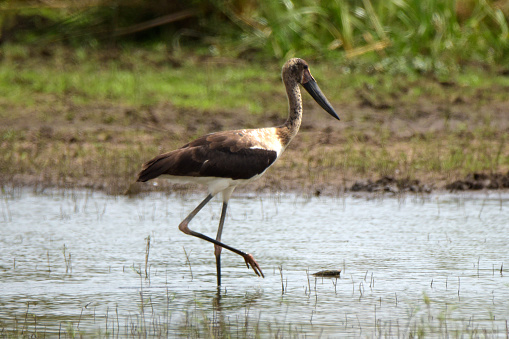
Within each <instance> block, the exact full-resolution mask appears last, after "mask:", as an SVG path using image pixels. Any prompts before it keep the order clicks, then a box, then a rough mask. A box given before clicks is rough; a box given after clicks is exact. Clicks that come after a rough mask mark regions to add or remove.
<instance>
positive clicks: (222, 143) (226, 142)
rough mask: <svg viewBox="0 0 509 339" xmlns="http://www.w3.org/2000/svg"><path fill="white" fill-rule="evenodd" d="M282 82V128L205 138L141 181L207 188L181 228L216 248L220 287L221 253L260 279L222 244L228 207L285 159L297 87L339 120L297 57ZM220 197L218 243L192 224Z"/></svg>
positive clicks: (156, 162)
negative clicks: (237, 192) (285, 107)
mask: <svg viewBox="0 0 509 339" xmlns="http://www.w3.org/2000/svg"><path fill="white" fill-rule="evenodd" d="M282 78H283V82H284V85H285V87H286V93H287V95H288V103H289V114H288V119H287V120H286V122H285V123H284V124H283V125H281V126H279V127H270V128H258V129H243V130H236V131H224V132H217V133H211V134H207V135H204V136H202V137H200V138H198V139H196V140H194V141H191V142H190V143H188V144H186V145H184V146H182V147H181V148H179V149H177V150H174V151H171V152H168V153H164V154H161V155H159V156H157V157H155V158H154V159H152V160H150V161H148V162H147V163H145V164H144V165H143V168H142V170H141V172H140V173H139V174H138V179H137V181H140V182H145V181H148V180H150V179H154V178H157V177H159V176H161V177H163V178H166V179H169V180H170V181H172V182H180V183H182V182H186V183H197V184H202V185H204V186H207V188H208V193H209V194H208V195H207V197H206V198H205V199H204V200H203V201H202V202H201V203H200V204H199V205H198V206H197V207H196V208H195V209H194V210H193V211H192V212H191V213H190V214H189V215H188V216H187V217H186V218H185V219H184V220H183V221H182V222H181V223H180V225H179V229H180V230H181V231H182V232H184V233H185V234H189V235H192V236H195V237H198V238H201V239H203V240H206V241H208V242H211V243H213V244H214V254H215V256H216V269H217V285H218V286H220V285H221V249H222V248H226V249H228V250H230V251H232V252H234V253H236V254H238V255H240V256H242V257H243V258H244V260H245V262H246V265H247V267H248V268H249V267H250V266H251V268H252V269H253V270H254V272H255V273H256V274H257V275H258V276H260V275H261V276H262V277H264V275H263V272H262V270H261V269H260V266H259V265H258V263H257V262H256V261H255V260H254V258H253V256H252V255H251V254H249V253H245V252H242V251H239V250H238V249H236V248H233V247H231V246H228V245H226V244H224V243H222V242H221V233H222V232H223V224H224V220H225V217H226V208H227V206H228V200H229V199H230V197H231V195H232V193H233V191H234V189H235V188H236V187H237V186H238V185H241V184H247V183H249V182H251V181H253V180H256V179H258V178H260V177H261V176H262V175H263V174H264V173H265V171H266V170H267V169H268V168H269V167H270V166H271V165H272V164H273V163H274V162H275V161H276V160H277V159H278V158H279V157H280V156H281V154H282V153H283V151H284V150H285V148H286V147H287V146H288V144H289V143H290V141H291V140H292V139H293V137H294V136H295V135H296V134H297V132H298V131H299V127H300V124H301V121H302V98H301V95H300V88H299V84H301V85H302V86H303V87H304V89H306V91H307V92H308V93H309V94H310V95H311V96H312V97H313V99H315V101H316V102H317V103H318V104H319V105H320V106H321V107H322V108H323V109H324V110H325V111H326V112H327V113H329V114H330V115H332V116H333V117H334V118H336V119H338V120H339V117H338V115H337V114H336V112H335V111H334V108H332V106H331V104H330V103H329V101H328V100H327V98H325V96H324V95H323V93H322V91H321V90H320V88H319V87H318V85H317V83H316V81H315V79H314V78H313V76H312V75H311V73H310V71H309V67H308V64H307V63H306V62H305V61H304V60H302V59H298V58H294V59H290V60H288V61H287V62H286V63H285V65H284V66H283V71H282ZM218 193H222V195H223V209H222V211H221V218H220V221H219V228H218V230H217V236H216V239H212V238H210V237H208V236H206V235H204V234H201V233H198V232H195V231H193V230H191V229H190V228H189V226H188V224H189V222H191V220H192V219H193V218H194V217H195V216H196V214H198V212H199V211H200V210H201V209H202V208H203V207H204V206H205V205H206V204H207V203H208V202H209V201H210V200H211V199H212V198H213V197H214V196H215V195H216V194H218Z"/></svg>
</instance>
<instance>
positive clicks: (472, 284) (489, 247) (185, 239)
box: [0, 190, 509, 337]
mask: <svg viewBox="0 0 509 339" xmlns="http://www.w3.org/2000/svg"><path fill="white" fill-rule="evenodd" d="M1 198H2V199H1V208H0V227H1V228H2V232H1V234H0V245H1V248H2V255H1V258H0V290H1V291H2V293H1V295H0V335H4V334H5V335H12V336H19V335H21V336H25V335H43V334H47V335H59V336H64V337H73V336H75V335H79V334H87V335H97V336H105V335H107V336H112V337H126V336H137V337H138V336H151V337H152V336H153V337H167V336H172V337H174V336H183V337H204V336H213V337H228V336H230V337H253V336H254V337H256V336H299V335H304V334H305V335H310V336H319V335H327V336H328V335H335V334H340V335H345V336H377V337H379V336H383V337H395V336H417V335H431V336H448V335H461V334H467V335H483V336H493V337H495V336H505V335H507V334H508V333H509V330H508V326H507V320H508V319H509V302H508V300H509V280H507V277H506V272H507V269H506V268H505V267H504V265H507V263H508V262H509V258H508V255H509V229H508V228H509V223H508V222H507V216H508V215H509V213H508V209H509V207H508V206H509V195H507V194H498V193H497V194H490V195H487V194H476V195H471V194H470V195H445V194H444V195H426V196H420V195H404V196H398V197H390V198H389V197H386V196H373V195H366V196H354V195H344V196H340V197H299V196H295V195H277V196H263V197H259V196H251V195H243V196H238V197H237V198H236V199H233V200H231V202H230V206H231V209H230V211H229V214H228V216H227V220H226V223H225V229H224V234H223V240H224V241H225V242H226V243H228V244H231V245H232V246H234V247H237V248H240V249H242V250H246V251H248V252H250V253H253V254H254V256H255V258H256V259H257V261H258V263H259V264H260V266H261V267H262V269H263V270H264V273H265V275H266V278H265V279H261V278H258V277H256V276H255V275H254V273H253V272H252V271H251V270H248V269H246V267H245V264H244V262H243V260H242V258H240V257H238V256H237V255H233V254H231V253H229V252H227V251H226V252H223V255H222V259H223V286H221V288H220V289H219V290H218V289H217V287H216V286H215V283H216V277H215V258H214V255H213V250H214V248H213V246H212V245H210V244H208V243H204V242H203V241H200V240H199V239H196V238H193V237H189V236H186V235H184V234H183V233H181V232H179V231H178V228H177V226H178V224H179V222H180V220H182V219H183V218H184V217H185V216H186V215H187V213H188V212H189V211H190V210H192V209H193V208H194V206H195V205H196V204H197V203H198V202H199V201H201V198H202V197H200V196H179V197H176V196H172V195H169V196H167V195H161V194H153V195H149V196H145V197H142V198H137V199H129V198H126V197H111V196H106V195H103V194H100V193H97V192H91V191H64V192H57V191H52V192H46V193H33V192H29V191H23V190H19V191H14V190H13V191H11V192H4V194H3V195H2V197H1ZM220 208H221V207H220V202H219V201H218V200H214V202H213V203H211V204H209V205H207V206H206V207H205V208H204V210H203V211H202V212H201V213H200V214H198V215H197V216H196V218H195V219H194V220H193V226H194V228H196V229H197V230H199V231H201V232H203V233H205V234H210V235H214V234H215V231H216V227H217V223H218V220H219V215H220V212H221V210H220ZM339 269H341V270H342V272H341V276H340V278H337V277H336V278H327V277H315V276H313V275H312V273H314V272H317V271H321V270H339Z"/></svg>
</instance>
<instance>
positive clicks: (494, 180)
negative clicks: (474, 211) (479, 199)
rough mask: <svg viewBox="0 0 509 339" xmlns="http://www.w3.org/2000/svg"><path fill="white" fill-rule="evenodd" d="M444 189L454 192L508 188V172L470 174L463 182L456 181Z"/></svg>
mask: <svg viewBox="0 0 509 339" xmlns="http://www.w3.org/2000/svg"><path fill="white" fill-rule="evenodd" d="M445 188H446V189H448V190H450V191H452V192H454V191H468V190H482V189H489V190H496V189H508V188H509V172H507V173H506V174H503V173H488V174H486V173H472V174H469V175H467V176H466V177H465V179H463V180H456V181H454V182H452V183H450V184H447V185H446V186H445Z"/></svg>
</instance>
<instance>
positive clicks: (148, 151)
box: [1, 97, 509, 195]
mask: <svg viewBox="0 0 509 339" xmlns="http://www.w3.org/2000/svg"><path fill="white" fill-rule="evenodd" d="M48 101H51V100H48ZM392 105H394V106H395V107H393V108H388V107H387V106H385V105H383V106H382V107H378V106H376V105H367V104H366V103H365V102H364V100H363V99H362V97H361V98H360V100H359V101H358V102H355V103H351V104H343V105H337V104H336V105H335V106H336V108H337V110H338V112H339V114H340V115H341V117H342V120H341V121H339V122H336V121H334V120H331V119H330V117H328V116H327V115H326V114H324V113H323V112H321V111H320V109H319V108H317V107H314V106H313V105H312V104H311V103H310V102H309V100H306V107H305V108H306V112H305V117H304V121H303V124H302V128H301V131H300V133H299V134H298V135H297V137H296V138H295V139H294V140H293V142H292V144H291V145H290V147H289V148H288V149H287V150H286V152H285V154H284V155H283V156H282V158H281V159H280V160H279V162H278V163H276V164H275V165H274V166H273V168H271V169H270V170H269V171H268V172H267V174H266V175H265V176H264V177H263V178H262V179H261V180H259V181H257V182H255V183H252V184H250V185H249V186H246V187H244V188H240V189H239V190H240V191H243V192H247V191H257V192H277V191H301V192H305V193H310V194H316V195H320V194H326V195H331V194H332V195H335V194H339V193H341V192H345V191H353V192H358V191H365V192H390V193H399V192H425V193H427V192H431V191H433V190H437V189H438V190H440V189H446V190H471V189H472V190H473V189H503V188H506V189H507V188H508V186H507V182H508V174H503V173H504V172H502V171H504V170H507V168H504V167H501V168H500V169H499V171H498V172H495V173H469V174H468V175H467V176H466V178H465V174H464V173H462V172H461V171H456V172H454V173H441V172H440V171H438V172H436V173H433V172H426V171H421V172H415V173H414V174H413V175H412V176H411V177H410V176H408V175H407V174H406V173H404V172H403V171H401V172H400V170H398V169H396V170H395V171H393V173H389V174H385V175H382V174H380V173H379V172H380V171H379V170H377V169H375V168H367V169H366V170H365V171H364V172H363V173H356V171H355V169H352V168H348V167H344V168H341V167H337V166H335V165H337V163H335V162H331V163H329V164H327V163H323V162H322V161H321V160H322V159H323V158H324V157H325V158H326V157H329V156H330V154H338V155H339V156H347V155H348V154H345V153H344V152H345V150H344V146H345V144H346V143H348V142H350V143H351V139H352V138H353V140H355V141H357V143H355V144H354V146H355V147H360V146H359V145H362V147H365V148H366V149H367V150H368V153H369V152H370V150H375V151H376V150H379V149H380V148H381V147H383V148H384V149H386V150H387V152H389V153H393V152H401V151H403V152H406V153H411V152H413V151H412V149H413V148H415V146H411V145H410V144H411V140H415V138H416V137H417V138H419V136H422V138H429V136H428V137H427V136H426V135H432V136H436V138H438V139H444V140H447V134H448V133H450V132H449V131H451V130H454V128H455V126H457V125H459V124H467V125H469V124H478V121H477V119H480V117H475V116H474V117H472V115H468V114H467V113H465V112H467V111H468V110H471V104H470V103H468V102H464V100H461V101H459V102H457V103H454V104H451V105H449V106H448V107H447V108H444V106H443V104H440V103H438V104H435V103H432V102H429V101H423V102H419V103H417V104H416V106H417V109H415V107H412V105H411V104H403V103H400V104H398V103H393V104H392ZM59 106H61V107H59ZM38 109H39V110H40V109H42V110H48V112H54V111H55V109H57V110H59V109H61V110H64V111H66V112H72V114H73V115H74V116H75V118H74V120H73V122H72V123H71V124H70V123H69V122H67V121H55V122H53V123H52V124H51V125H48V124H46V123H44V122H40V123H37V122H36V121H33V120H30V119H23V118H20V119H18V120H17V121H10V122H9V127H10V128H11V129H12V128H15V129H17V130H22V131H24V137H23V138H22V140H20V141H19V140H18V141H17V142H16V144H15V145H14V144H10V143H9V142H8V141H6V140H4V141H3V142H2V148H3V149H11V151H12V152H13V153H16V152H17V153H16V154H13V156H12V158H16V161H17V162H18V166H19V168H18V169H16V170H12V168H11V169H10V170H6V167H8V166H2V168H3V169H2V171H3V175H2V181H1V184H2V185H23V186H25V185H30V186H36V187H37V186H38V187H41V188H45V187H68V188H69V187H87V188H94V189H101V190H105V191H107V192H109V193H114V194H117V193H122V192H126V191H127V192H131V193H135V192H139V191H146V190H167V189H169V190H172V191H182V190H185V191H187V190H194V189H196V187H195V186H189V185H170V184H167V183H165V182H164V181H158V185H157V186H154V185H151V184H148V185H147V184H133V182H134V180H135V177H136V173H137V172H138V170H139V169H140V168H141V164H142V163H143V162H145V161H147V160H150V158H152V157H153V156H155V155H157V154H158V153H160V152H164V151H169V150H171V149H174V148H177V147H178V146H180V145H182V144H184V143H186V142H188V141H189V140H192V139H193V138H194V137H196V136H197V135H201V134H202V133H209V132H213V131H218V130H226V129H236V128H244V127H248V128H249V127H256V126H271V125H277V124H278V123H281V122H283V121H284V117H283V116H279V115H277V114H266V115H261V116H259V117H247V118H246V116H245V115H244V114H242V112H224V114H210V113H209V112H191V111H187V110H183V109H176V108H174V107H172V106H171V105H168V104H163V105H161V106H154V107H145V108H142V109H138V108H135V107H119V106H113V105H111V106H109V105H107V104H105V103H101V104H98V105H87V106H76V105H72V104H68V105H67V106H65V105H64V106H63V107H62V105H61V104H58V105H57V104H49V105H47V106H42V107H38ZM444 109H446V110H448V112H449V115H450V118H449V119H448V120H444V119H443V118H442V115H443V114H444V113H443V111H444ZM479 110H480V111H482V112H483V114H489V116H490V119H491V121H490V124H491V125H493V126H496V129H495V131H494V133H495V135H494V136H491V137H490V138H494V139H497V138H501V137H503V135H504V134H507V131H509V102H493V103H486V104H483V105H481V106H479ZM395 112H396V113H395ZM29 114H30V113H28V115H29ZM96 114H97V115H102V116H113V117H115V116H123V117H125V119H127V120H128V121H129V124H125V125H115V126H112V125H110V124H108V123H103V124H97V123H93V124H90V123H89V122H88V120H89V119H88V118H87V117H89V116H90V115H96ZM80 116H81V117H82V118H80ZM310 117H312V118H310ZM374 125H379V126H383V129H384V131H386V132H385V133H389V136H387V138H386V140H384V141H383V143H384V144H383V145H381V141H380V135H379V134H380V133H381V132H380V130H379V129H378V130H377V129H374V128H373V126H374ZM352 131H354V132H352ZM465 133H466V136H465V140H466V142H468V140H469V138H470V135H469V133H472V132H470V131H469V129H467V130H466V131H465ZM502 146H503V147H502V148H503V149H502V150H501V153H502V154H503V155H504V156H508V152H509V151H508V147H507V145H502ZM444 147H447V146H444ZM15 150H16V152H15ZM55 152H58V154H55ZM27 155H28V156H29V157H30V156H32V157H33V159H31V161H29V162H28V163H26V161H25V162H24V161H23V157H24V156H27ZM367 156H369V155H367ZM45 157H47V158H51V157H53V158H56V157H58V158H60V157H63V158H62V159H44V158H45ZM51 161H54V163H53V164H51ZM62 163H64V164H65V166H67V167H66V169H65V170H62V168H61V167H62ZM368 166H369V164H368ZM27 167H28V168H27Z"/></svg>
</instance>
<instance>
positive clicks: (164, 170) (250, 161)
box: [137, 131, 277, 182]
mask: <svg viewBox="0 0 509 339" xmlns="http://www.w3.org/2000/svg"><path fill="white" fill-rule="evenodd" d="M256 147H258V148H256ZM276 159H277V152H276V151H274V150H266V149H262V148H260V147H259V145H258V144H257V143H256V140H253V139H252V138H249V137H247V135H246V132H245V131H228V132H219V133H213V134H208V135H205V136H203V137H201V138H198V139H196V140H194V141H192V142H190V143H188V144H186V145H184V146H182V147H181V148H179V149H177V150H174V151H172V152H168V153H164V154H161V155H158V156H157V157H155V158H154V159H152V160H150V161H148V162H147V163H145V164H144V165H143V168H142V170H141V172H140V173H139V174H138V179H137V181H142V182H144V181H147V180H150V179H154V178H157V177H158V176H160V175H173V176H191V177H221V178H232V179H249V178H252V177H253V176H255V175H257V174H261V173H263V172H264V171H265V170H266V169H267V168H268V167H270V166H271V165H272V164H273V163H274V161H275V160H276Z"/></svg>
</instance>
